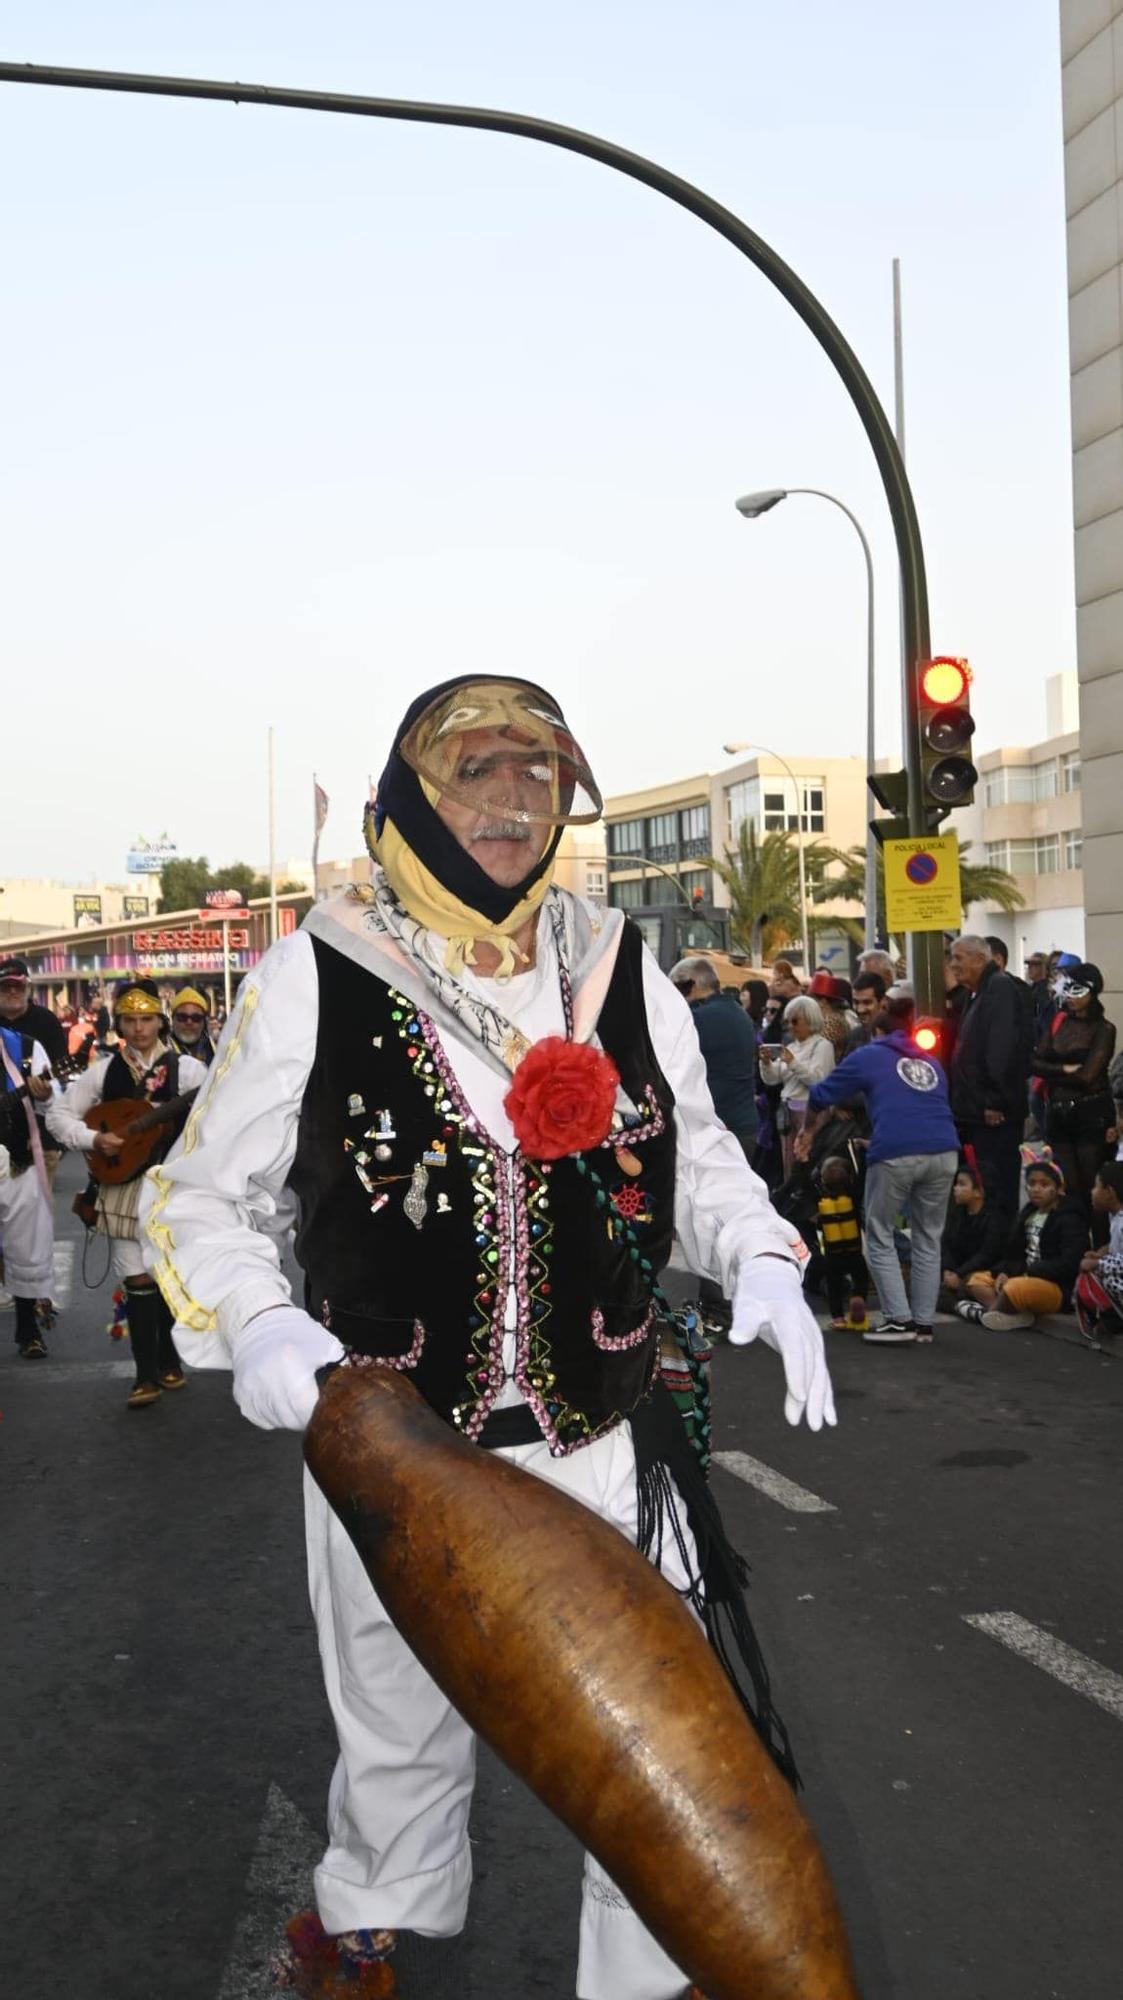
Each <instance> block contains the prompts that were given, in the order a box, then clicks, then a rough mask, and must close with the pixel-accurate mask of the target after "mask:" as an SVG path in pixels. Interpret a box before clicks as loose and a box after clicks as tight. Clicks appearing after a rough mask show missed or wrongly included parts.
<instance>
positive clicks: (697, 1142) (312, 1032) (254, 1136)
mask: <svg viewBox="0 0 1123 2000" xmlns="http://www.w3.org/2000/svg"><path fill="white" fill-rule="evenodd" d="M643 978H644V998H645V1002H646V1009H647V1018H648V1026H649V1030H650V1033H651V1039H652V1042H653V1045H654V1048H655V1053H656V1056H657V1057H658V1060H659V1064H660V1067H661V1069H662V1071H663V1074H664V1075H665V1077H666V1079H667V1081H668V1083H669V1084H670V1086H671V1089H672V1090H673V1092H674V1095H675V1124H676V1133H677V1142H678V1153H677V1174H676V1188H675V1228H676V1233H677V1235H678V1238H679V1241H680V1242H681V1244H682V1246H683V1249H684V1251H685V1253H686V1256H687V1259H688V1261H689V1263H690V1266H691V1269H692V1270H694V1271H697V1272H700V1273H705V1274H707V1275H709V1276H710V1277H713V1278H715V1279H717V1281H718V1282H719V1283H720V1284H721V1285H722V1287H723V1289H724V1290H725V1291H726V1293H731V1292H732V1289H733V1286H734V1283H735V1280H736V1275H737V1272H738V1270H739V1268H740V1266H741V1265H742V1263H743V1262H744V1261H745V1260H746V1259H747V1258H750V1257H754V1256H759V1255H761V1254H764V1253H768V1254H771V1255H774V1256H776V1255H778V1256H782V1257H785V1258H788V1259H791V1260H792V1261H793V1262H795V1261H797V1258H796V1246H797V1245H798V1244H799V1236H798V1232H797V1231H796V1230H795V1229H793V1228H792V1226H791V1225H790V1224H789V1223H787V1222H785V1221H783V1220H782V1218H781V1217H780V1216H778V1215H777V1214H776V1212H775V1210H774V1209H773V1208H772V1206H771V1204H770V1202H769V1200H768V1193H767V1190H766V1188H765V1186H764V1183H763V1181H761V1180H760V1179H759V1178H758V1177H757V1175H755V1174H754V1173H753V1172H752V1171H751V1169H750V1168H749V1166H748V1165H747V1163H746V1160H745V1156H744V1154H743V1152H742V1150H741V1147H740V1145H739V1143H738V1141H737V1140H736V1139H735V1138H734V1137H733V1135H732V1133H730V1132H728V1131H727V1130H726V1128H725V1126H724V1125H721V1124H720V1123H719V1122H718V1118H717V1114H716V1112H715V1111H714V1107H713V1102H712V1099H711V1097H710V1094H709V1090H708V1089H707V1086H706V1074H705V1068H704V1066H703V1063H702V1057H701V1053H700V1051H699V1047H698V1037H697V1034H696V1033H695V1029H694V1023H693V1021H692V1020H691V1016H690V1009H689V1008H688V1006H687V1005H686V1002H685V1001H684V1000H683V999H682V997H681V995H680V994H679V993H677V992H676V991H675V989H674V987H673V986H672V985H671V983H670V981H669V980H668V979H667V978H666V977H665V975H664V974H663V973H661V972H660V971H659V968H658V966H657V965H656V963H655V961H654V959H653V958H651V956H650V954H648V953H645V955H644V968H643ZM469 983H471V984H476V985H477V986H478V988H479V990H480V991H481V992H484V993H486V994H487V996H488V997H489V998H490V999H491V1000H492V1001H493V1002H494V1003H497V1004H498V1006H499V1008H500V1009H501V1011H502V1012H503V1013H504V1014H505V1015H507V1017H508V1018H509V1019H511V1020H512V1021H513V1022H514V1023H515V1024H516V1025H517V1026H518V1027H519V1028H520V1029H521V1031H522V1032H523V1034H525V1035H526V1036H527V1037H528V1039H529V1040H531V1041H534V1040H537V1039H538V1038H540V1037H541V1036H543V1035H550V1034H563V1033H564V1032H565V1023H564V1016H563V1010H562V999H561V989H560V984H559V979H558V970H557V961H556V954H555V946H554V941H553V937H552V934H551V927H550V926H549V925H548V924H540V925H539V930H538V940H537V955H536V962H535V964H534V966H533V967H532V969H531V970H530V971H529V972H525V973H521V974H519V975H517V976H516V977H514V978H512V979H509V980H506V981H504V982H503V983H502V984H498V983H496V982H494V981H490V980H477V981H472V980H471V978H470V976H469ZM318 1007H319V986H318V980H317V975H316V964H315V958H314V954H313V949H312V941H311V938H310V937H309V936H308V935H307V933H306V932H302V931H297V932H296V933H295V934H294V935H293V936H291V937H288V938H283V939H282V940H281V941H280V943H278V944H276V945H274V946H273V948H272V950H270V951H269V952H267V953H266V955H265V957H264V958H263V959H262V961H261V964H260V965H259V966H258V967H257V968H256V969H255V971H254V972H252V973H251V974H249V975H248V976H247V977H246V979H244V980H243V982H242V986H241V990H240V992H239V995H238V1003H237V1006H236V1007H235V1010H234V1013H233V1014H232V1016H231V1019H230V1023H229V1025H228V1027H227V1030H226V1033H225V1036H224V1038H223V1043H222V1046H221V1048H220V1050H219V1054H218V1057H217V1058H216V1061H215V1063H214V1064H213V1066H212V1067H211V1069H210V1070H209V1071H208V1073H207V1082H206V1084H205V1085H204V1087H203V1090H202V1091H201V1092H200V1095H199V1097H198V1099H197V1100H196V1104H195V1109H194V1111H193V1113H192V1116H191V1119H190V1120H189V1122H188V1126H187V1130H186V1132H185V1133H184V1135H183V1137H182V1139H181V1140H180V1141H179V1143H178V1145H177V1146H176V1147H175V1148H174V1149H173V1151H172V1153H171V1154H170V1155H169V1156H168V1158H167V1159H166V1160H165V1161H164V1162H163V1163H162V1164H161V1165H160V1166H159V1167H154V1168H153V1169H151V1171H150V1172H149V1175H148V1181H147V1185H146V1187H145V1189H144V1192H143V1195H142V1198H141V1211H140V1213H141V1238H142V1244H143V1247H144V1253H145V1261H146V1263H147V1264H148V1267H149V1269H150V1270H151V1271H152V1272H153V1273H154V1275H155V1276H156V1277H157V1278H158V1279H159V1282H160V1284H161V1286H162V1288H163V1290H164V1293H165V1296H166V1298H167V1299H168V1303H169V1304H170V1305H171V1306H172V1308H173V1310H174V1311H175V1313H176V1316H177V1320H178V1330H177V1334H176V1339H177V1342H178V1343H179V1345H180V1348H181V1351H182V1352H183V1354H184V1356H185V1358H186V1359H187V1360H188V1361H189V1362H191V1363H193V1364H194V1365H195V1366H196V1367H224V1366H225V1367H228V1366H229V1365H230V1344H231V1342H232V1341H233V1340H234V1339H236V1337H237V1335H238V1333H239V1331H240V1330H241V1328H242V1327H244V1326H245V1325H246V1324H247V1322H248V1321H249V1320H250V1319H252V1318H253V1317H254V1316H255V1315H256V1314H258V1313H260V1312H263V1311H266V1310H267V1309H268V1308H270V1307H272V1306H278V1305H287V1304H289V1303H291V1293H290V1287H289V1284H288V1280H287V1279H286V1278H285V1276H284V1274H283V1272H282V1270H281V1267H280V1257H279V1254H278V1247H277V1243H276V1240H275V1234H270V1230H271V1227H273V1228H274V1229H275V1219H276V1215H277V1210H278V1205H279V1204H280V1203H281V1202H282V1200H283V1199H284V1196H283V1189H284V1183H285V1179H286V1176H287V1174H288V1171H289V1168H290V1166H291V1165H292V1161H293V1157H294V1154H295V1151H296V1137H297V1123H298V1120H299V1116H300V1106H301V1099H302V1097H303V1094H304V1087H305V1084H306V1082H307V1079H308V1075H309V1072H310V1070H311V1067H312V1062H313V1058H314V1055H315V1049H316V1033H317V1017H318ZM444 1045H445V1049H446V1052H447V1055H448V1058H449V1061H450V1063H451V1065H452V1068H453V1070H454V1072H455V1074H456V1077H457V1080H458V1082H459V1084H460V1087H461V1089H462V1090H463V1092H464V1095H465V1097H466V1098H467V1100H468V1102H469V1104H470V1105H471V1106H472V1109H473V1110H474V1112H475V1113H476V1115H477V1117H478V1118H479V1119H480V1121H481V1123H482V1124H483V1126H484V1127H485V1129H486V1130H487V1131H488V1133H490V1135H491V1137H492V1138H493V1139H494V1140H495V1141H496V1143H497V1144H498V1145H500V1146H502V1147H504V1148H505V1149H506V1151H507V1152H508V1153H513V1152H514V1151H515V1148H516V1141H515V1135H514V1131H513V1129H512V1127H511V1123H510V1120H509V1119H508V1117H507V1114H506V1111H505V1110H504V1108H503V1098H504V1096H505V1095H506V1092H507V1090H508V1088H509V1087H510V1086H509V1079H506V1080H505V1079H504V1078H503V1077H501V1076H499V1075H498V1074H497V1073H495V1072H494V1071H493V1070H492V1069H491V1068H490V1066H489V1065H488V1064H487V1063H486V1062H485V1061H484V1059H483V1057H482V1055H480V1054H477V1053H476V1052H475V1050H474V1049H473V1048H470V1047H467V1046H465V1045H464V1044H462V1043H461V1042H460V1041H459V1040H458V1039H456V1038H454V1037H452V1036H449V1037H447V1038H445V1044H444Z"/></svg>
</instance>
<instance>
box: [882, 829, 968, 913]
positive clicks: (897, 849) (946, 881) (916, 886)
mask: <svg viewBox="0 0 1123 2000" xmlns="http://www.w3.org/2000/svg"><path fill="white" fill-rule="evenodd" d="M885 920H886V923H887V924H888V926H889V929H890V930H891V931H892V932H894V933H895V934H897V935H899V934H900V933H901V932H902V931H957V930H958V929H959V927H960V925H961V924H962V922H963V904H962V902H961V900H960V891H959V839H958V836H957V835H956V834H954V833H941V834H933V835H930V836H928V837H922V838H921V839H919V840H887V841H886V842H885Z"/></svg>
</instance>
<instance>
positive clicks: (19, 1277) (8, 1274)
mask: <svg viewBox="0 0 1123 2000" xmlns="http://www.w3.org/2000/svg"><path fill="white" fill-rule="evenodd" d="M0 1235H2V1236H3V1239H4V1283H5V1285H6V1286H7V1288H8V1290H9V1291H10V1292H11V1294H12V1296H13V1298H21V1299H49V1298H50V1296H51V1286H52V1284H53V1282H54V1253H55V1228H54V1214H53V1212H52V1209H51V1205H50V1203H49V1201H48V1200H47V1198H46V1196H45V1195H44V1193H43V1190H42V1188H41V1187H40V1185H39V1176H38V1174H37V1173H36V1171H35V1168H34V1167H33V1166H32V1167H27V1168H26V1169H25V1170H24V1172H23V1173H22V1174H13V1173H9V1174H6V1175H5V1176H4V1178H3V1180H0Z"/></svg>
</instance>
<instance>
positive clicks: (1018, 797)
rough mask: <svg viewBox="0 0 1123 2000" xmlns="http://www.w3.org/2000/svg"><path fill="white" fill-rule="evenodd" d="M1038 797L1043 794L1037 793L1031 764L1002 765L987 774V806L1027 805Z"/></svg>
mask: <svg viewBox="0 0 1123 2000" xmlns="http://www.w3.org/2000/svg"><path fill="white" fill-rule="evenodd" d="M1042 768H1043V767H1042ZM1039 796H1042V797H1043V796H1044V794H1039V793H1038V791H1037V786H1036V779H1035V776H1034V767H1033V765H1032V764H1003V765H1001V766H1000V767H999V769H998V770H997V771H988V773H987V781H986V804H987V805H988V806H1014V805H1027V804H1029V803H1031V802H1032V800H1033V799H1035V798H1037V797H1039Z"/></svg>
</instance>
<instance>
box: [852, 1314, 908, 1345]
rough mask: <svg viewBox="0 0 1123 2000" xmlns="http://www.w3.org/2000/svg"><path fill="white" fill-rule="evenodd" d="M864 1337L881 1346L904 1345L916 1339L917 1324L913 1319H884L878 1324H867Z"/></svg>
mask: <svg viewBox="0 0 1123 2000" xmlns="http://www.w3.org/2000/svg"><path fill="white" fill-rule="evenodd" d="M862 1339H863V1340H871V1341H875V1342H876V1343H877V1344H878V1345H879V1346H881V1347H904V1346H906V1345H907V1344H908V1342H909V1341H912V1340H915V1339H916V1325H915V1323H914V1321H912V1320H911V1319H883V1320H881V1321H880V1323H879V1324H878V1325H877V1326H867V1328H866V1330H865V1332H864V1334H863V1335H862Z"/></svg>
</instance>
